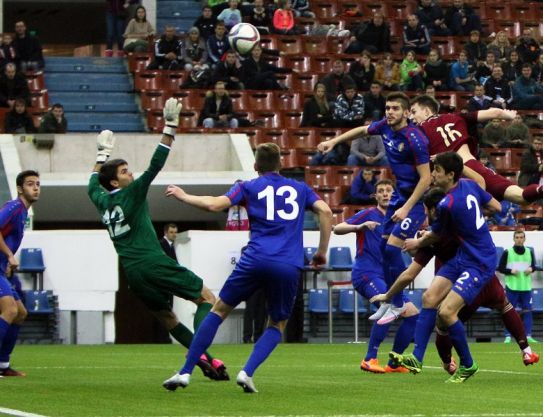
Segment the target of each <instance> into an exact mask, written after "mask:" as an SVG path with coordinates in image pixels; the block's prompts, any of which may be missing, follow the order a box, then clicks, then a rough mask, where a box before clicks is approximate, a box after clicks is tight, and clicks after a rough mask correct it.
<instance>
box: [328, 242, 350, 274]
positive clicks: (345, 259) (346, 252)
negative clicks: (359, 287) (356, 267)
mask: <svg viewBox="0 0 543 417" xmlns="http://www.w3.org/2000/svg"><path fill="white" fill-rule="evenodd" d="M352 266H353V258H352V256H351V249H350V248H349V247H348V246H334V247H331V248H330V260H329V261H328V268H330V269H337V270H351V269H352Z"/></svg>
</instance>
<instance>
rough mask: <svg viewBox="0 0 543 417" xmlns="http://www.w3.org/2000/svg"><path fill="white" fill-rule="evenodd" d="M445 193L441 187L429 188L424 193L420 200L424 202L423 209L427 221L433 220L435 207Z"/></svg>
mask: <svg viewBox="0 0 543 417" xmlns="http://www.w3.org/2000/svg"><path fill="white" fill-rule="evenodd" d="M445 195H446V193H445V191H443V190H442V189H441V188H437V187H435V188H431V189H430V190H428V192H427V193H426V194H425V195H424V198H423V200H422V202H423V203H424V209H425V210H426V215H427V216H428V221H429V222H430V223H432V222H433V221H434V220H435V217H436V216H435V212H436V207H437V205H438V204H439V202H440V201H441V200H443V198H444V197H445Z"/></svg>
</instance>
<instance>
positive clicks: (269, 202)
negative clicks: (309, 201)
mask: <svg viewBox="0 0 543 417" xmlns="http://www.w3.org/2000/svg"><path fill="white" fill-rule="evenodd" d="M285 194H286V196H285ZM276 196H278V197H283V196H285V197H284V198H285V205H286V206H290V207H292V210H289V211H288V212H287V211H285V210H283V209H281V210H277V211H276V210H275V197H276ZM296 197H298V192H297V191H296V189H294V188H293V187H291V186H289V185H283V186H281V187H279V188H278V189H277V190H274V189H273V187H272V186H271V185H268V186H267V187H266V188H264V189H263V190H262V191H260V192H259V193H258V199H259V200H262V199H266V220H271V221H273V220H275V215H276V214H277V216H278V217H280V218H281V219H283V220H294V219H295V218H297V217H298V213H299V212H300V207H299V206H298V202H297V201H296Z"/></svg>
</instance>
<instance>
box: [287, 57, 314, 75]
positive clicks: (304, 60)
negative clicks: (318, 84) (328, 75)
mask: <svg viewBox="0 0 543 417" xmlns="http://www.w3.org/2000/svg"><path fill="white" fill-rule="evenodd" d="M285 66H286V67H287V68H290V69H293V70H297V71H299V72H309V71H310V70H311V61H310V58H309V56H304V55H293V56H286V57H285Z"/></svg>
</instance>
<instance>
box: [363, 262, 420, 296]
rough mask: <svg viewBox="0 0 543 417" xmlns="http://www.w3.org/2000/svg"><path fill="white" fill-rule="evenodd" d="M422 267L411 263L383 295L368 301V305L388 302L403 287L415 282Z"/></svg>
mask: <svg viewBox="0 0 543 417" xmlns="http://www.w3.org/2000/svg"><path fill="white" fill-rule="evenodd" d="M423 268H424V267H423V266H422V265H419V264H418V263H417V262H415V261H413V262H411V264H410V265H409V267H408V268H407V269H406V270H405V271H403V272H402V273H401V274H400V276H399V277H398V279H397V280H396V281H395V282H394V284H392V286H391V287H390V288H389V289H388V291H387V292H386V293H385V294H378V295H376V296H374V297H372V298H371V299H370V303H375V302H385V303H386V302H388V301H389V300H390V299H391V298H392V297H394V296H395V295H396V294H398V293H399V292H400V291H402V290H403V289H404V288H405V287H407V286H408V285H409V284H411V283H412V282H413V281H415V278H416V277H417V275H418V274H420V272H421V271H422V269H423Z"/></svg>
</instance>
